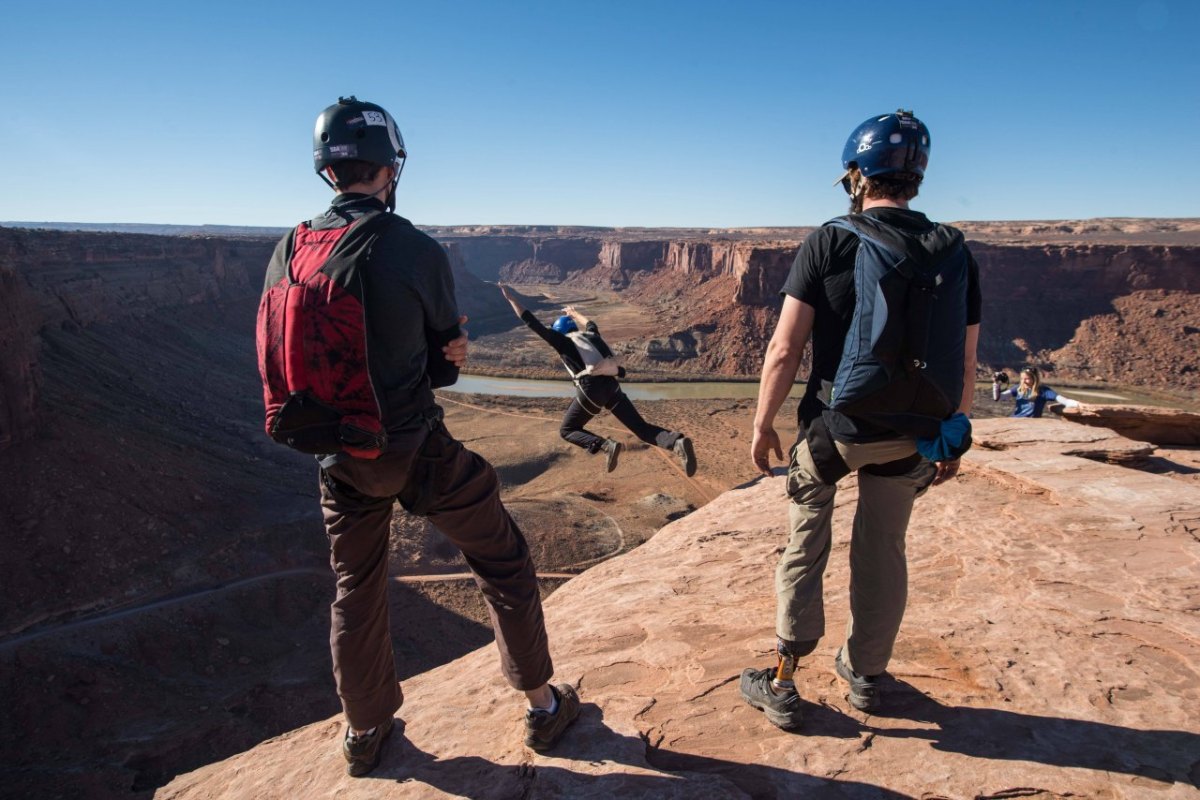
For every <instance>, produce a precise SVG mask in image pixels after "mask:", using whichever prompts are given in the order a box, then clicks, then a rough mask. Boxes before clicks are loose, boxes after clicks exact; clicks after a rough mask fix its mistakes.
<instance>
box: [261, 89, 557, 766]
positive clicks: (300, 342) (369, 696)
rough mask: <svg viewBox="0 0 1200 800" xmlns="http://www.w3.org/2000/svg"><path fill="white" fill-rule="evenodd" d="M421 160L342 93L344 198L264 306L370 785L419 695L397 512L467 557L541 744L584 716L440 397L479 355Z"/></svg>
mask: <svg viewBox="0 0 1200 800" xmlns="http://www.w3.org/2000/svg"><path fill="white" fill-rule="evenodd" d="M406 156H407V153H406V151H405V147H404V141H403V139H402V138H401V136H400V131H399V130H398V129H397V127H396V123H395V121H394V120H393V119H392V116H391V115H390V114H388V113H387V112H386V111H385V110H384V109H382V108H381V107H379V106H377V105H375V104H374V103H366V102H361V101H359V100H357V99H356V98H354V97H349V98H339V100H338V102H337V103H336V104H334V105H332V106H329V107H328V108H326V109H325V110H324V111H323V112H322V113H321V115H320V116H319V117H318V118H317V124H316V130H315V132H314V139H313V160H314V165H315V168H316V172H317V174H318V175H319V176H320V177H321V178H322V179H323V180H324V181H325V182H326V183H327V184H329V186H330V188H332V189H333V190H334V191H335V192H336V196H335V197H334V198H333V203H332V205H331V206H330V207H329V209H328V210H327V211H325V212H324V213H323V214H321V215H320V216H318V217H316V218H314V219H312V220H310V221H308V222H305V223H301V224H300V226H299V227H297V228H296V230H294V231H293V232H291V233H289V234H288V235H287V236H285V237H284V238H283V240H282V241H281V242H280V243H279V245H278V246H277V247H276V249H275V254H274V256H273V257H272V259H271V263H270V265H269V266H268V269H267V278H266V287H265V291H264V294H263V300H262V303H261V304H260V307H259V341H258V346H259V366H260V370H261V372H262V377H263V383H264V393H265V397H266V403H267V431H268V433H269V434H270V435H271V436H272V438H275V439H276V440H277V441H281V442H284V443H286V444H289V445H290V446H292V447H295V448H296V449H299V450H302V451H304V452H310V453H315V454H318V458H319V463H320V491H321V510H322V515H323V517H324V521H325V529H326V533H327V535H328V538H329V544H330V549H331V557H330V563H331V565H332V567H333V570H334V573H335V575H336V578H337V596H336V599H335V600H334V602H333V605H332V607H331V611H332V614H331V632H330V646H331V649H332V654H333V673H334V678H335V680H336V683H337V691H338V695H339V696H340V697H341V701H342V708H343V710H344V711H345V715H346V720H347V723H348V727H347V730H346V736H345V738H344V740H343V742H342V752H343V755H344V756H345V758H346V761H347V767H346V770H347V772H348V773H349V774H350V775H352V776H355V777H358V776H362V775H366V774H367V773H369V772H370V771H371V770H373V769H374V768H375V767H376V766H378V764H379V762H380V758H381V756H382V746H383V742H384V740H385V739H387V738H388V736H389V734H391V732H392V729H393V726H394V720H393V715H394V714H395V713H396V711H398V710H399V708H400V705H401V702H402V701H403V694H402V692H401V690H400V685H399V684H398V683H397V681H396V670H395V665H394V656H393V651H392V640H391V623H390V620H389V616H388V582H389V576H388V552H389V547H388V535H389V529H390V523H391V519H392V509H393V505H394V504H395V503H396V502H399V503H400V504H401V505H402V506H404V508H405V509H407V510H408V511H410V512H411V513H414V514H418V515H421V516H424V517H427V518H428V519H429V521H430V522H431V523H432V524H433V525H434V526H435V527H436V528H437V529H438V531H440V532H441V533H442V534H443V535H445V536H446V537H447V538H448V539H450V540H451V541H452V542H453V543H454V544H455V545H456V546H457V547H458V548H459V549H460V550H461V551H462V553H463V556H464V557H465V558H466V561H467V564H468V566H469V567H470V569H471V571H472V572H473V573H474V576H475V582H476V584H478V586H479V588H480V589H481V590H482V592H483V594H484V598H485V600H486V601H487V604H488V612H489V614H490V616H491V621H492V628H493V630H494V632H495V635H496V645H497V647H498V648H499V650H500V665H501V670H502V672H503V674H504V677H505V678H506V679H507V681H508V683H509V684H510V685H511V686H512V687H513V688H515V689H517V690H520V691H523V692H524V693H525V695H526V697H527V698H528V701H529V709H528V711H527V712H526V715H525V743H526V744H527V745H528V746H530V747H532V748H534V749H535V750H545V749H548V748H550V747H552V746H553V745H554V744H555V743H556V742H557V741H558V739H559V737H560V736H561V735H562V733H563V731H564V730H565V729H566V728H567V726H568V725H570V724H571V722H572V721H574V719H575V718H576V716H577V715H578V713H579V699H578V697H577V695H576V693H575V690H574V688H573V687H571V686H570V685H569V684H559V685H557V686H551V685H549V683H548V681H549V679H550V677H551V674H552V672H553V666H552V664H551V661H550V652H549V646H548V641H547V636H546V628H545V624H544V621H543V617H542V606H541V600H540V597H539V593H538V583H537V577H536V575H535V572H534V565H533V561H532V559H531V558H530V553H529V548H528V546H527V545H526V542H525V538H524V536H523V535H522V534H521V531H520V530H519V529H518V527H517V525H516V524H515V523H514V522H513V520H512V518H511V517H510V516H509V514H508V512H507V511H506V510H505V508H504V506H503V505H502V504H501V502H500V491H499V481H498V480H497V478H496V473H495V471H494V470H493V469H492V466H491V464H489V463H488V462H487V461H485V460H484V459H483V458H482V457H480V456H479V455H477V454H475V453H473V452H471V451H469V450H467V449H466V448H464V447H463V446H462V444H461V443H460V442H458V441H457V440H456V439H455V438H454V437H453V436H451V435H450V433H449V431H447V430H446V427H445V425H444V424H443V423H442V413H441V408H439V407H438V406H437V405H436V404H435V401H434V395H433V391H432V389H433V388H436V387H438V386H445V385H449V384H451V383H454V382H455V381H456V380H457V376H458V367H460V366H461V365H462V364H463V363H464V362H465V360H466V356H467V335H466V332H465V331H462V330H461V329H460V327H459V325H460V324H461V323H463V322H465V321H466V318H465V317H460V316H459V314H458V310H457V305H456V302H455V296H454V281H453V278H452V276H451V273H450V265H449V261H448V260H447V258H446V254H445V251H444V250H443V249H442V248H441V246H440V245H438V243H437V242H435V241H434V240H433V239H431V238H429V237H428V236H426V235H425V234H424V233H421V232H420V231H418V230H417V229H416V228H414V227H413V226H412V223H410V222H409V221H408V220H406V219H404V218H403V217H399V216H397V215H395V214H393V213H392V211H393V209H394V208H395V198H396V183H397V181H398V180H399V178H400V171H401V169H402V168H403V164H404V160H405V158H406ZM407 622H410V623H412V624H420V623H419V621H418V620H411V621H407ZM464 691H466V689H464ZM435 713H436V710H435Z"/></svg>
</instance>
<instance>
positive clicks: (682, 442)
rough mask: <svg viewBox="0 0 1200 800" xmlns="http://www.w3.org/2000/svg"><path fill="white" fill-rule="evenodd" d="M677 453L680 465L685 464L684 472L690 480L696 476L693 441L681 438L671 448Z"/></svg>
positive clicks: (684, 437)
mask: <svg viewBox="0 0 1200 800" xmlns="http://www.w3.org/2000/svg"><path fill="white" fill-rule="evenodd" d="M671 449H672V450H674V451H675V455H677V456H679V463H681V464H683V471H684V472H685V473H687V476H688V477H689V478H690V477H692V476H693V475H695V474H696V451H695V450H694V449H692V440H691V439H689V438H688V437H686V436H680V437H679V438H678V439H676V440H675V446H674V447H673V448H671Z"/></svg>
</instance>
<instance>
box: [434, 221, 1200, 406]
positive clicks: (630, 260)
mask: <svg viewBox="0 0 1200 800" xmlns="http://www.w3.org/2000/svg"><path fill="white" fill-rule="evenodd" d="M1154 222H1156V221H1153V220H1150V221H1136V220H1135V221H1130V220H1098V221H1090V222H1089V223H1086V224H1085V223H1067V222H1061V223H1042V224H1033V223H964V224H963V227H964V229H965V230H966V232H967V234H968V239H969V240H970V242H971V248H972V252H973V253H974V254H975V256H976V259H977V260H978V261H979V264H980V269H981V275H982V282H983V294H984V323H983V328H982V338H981V342H980V360H981V364H982V369H983V370H984V371H990V370H991V369H993V368H1001V367H1006V368H1010V369H1012V368H1016V367H1019V366H1021V365H1024V364H1029V363H1035V364H1038V365H1040V366H1041V367H1042V368H1043V370H1045V371H1046V372H1047V374H1048V375H1050V376H1056V377H1058V378H1059V379H1069V380H1072V381H1086V382H1095V381H1105V382H1109V383H1125V384H1138V385H1145V386H1155V387H1162V388H1169V389H1174V390H1180V389H1185V390H1192V389H1196V388H1200V358H1198V357H1197V355H1196V354H1197V351H1198V350H1200V347H1197V345H1198V344H1200V324H1198V323H1197V322H1196V320H1197V319H1200V247H1198V246H1197V243H1196V239H1197V233H1198V232H1197V230H1196V229H1195V228H1196V226H1194V225H1189V224H1186V223H1190V222H1191V221H1188V220H1182V221H1179V220H1176V221H1171V220H1165V221H1157V222H1159V223H1161V224H1157V225H1154V224H1150V223H1154ZM516 230H517V229H512V230H509V229H496V228H492V229H487V230H485V231H471V232H469V233H468V232H466V231H464V230H463V229H450V230H447V231H441V232H439V231H435V234H436V235H438V237H439V238H440V239H442V240H443V241H448V242H453V243H454V244H456V245H457V246H458V247H460V248H461V250H462V252H463V256H464V262H465V266H466V267H467V269H469V270H472V271H473V272H475V273H476V274H478V275H479V276H480V277H483V278H484V279H486V280H498V279H502V280H506V281H510V282H517V283H558V282H562V281H569V282H570V283H571V284H572V285H577V286H595V287H598V288H607V289H615V290H618V291H619V292H621V293H622V295H623V296H626V297H629V298H630V299H631V301H633V302H635V303H638V304H641V305H642V306H644V307H646V308H648V309H659V308H662V307H669V306H672V305H674V304H679V305H681V306H683V310H684V313H682V314H681V315H679V318H678V319H674V320H673V323H672V324H673V325H674V326H675V327H674V328H673V329H671V330H666V331H662V332H661V333H659V334H656V335H654V336H651V337H648V338H646V339H644V340H640V341H635V342H631V343H629V344H630V349H632V350H633V351H634V361H633V363H634V365H635V366H640V367H644V368H650V369H653V368H655V367H656V366H657V367H667V366H669V367H670V368H672V369H673V370H676V371H680V370H682V371H684V372H691V373H697V374H699V373H703V374H717V375H727V376H738V375H744V376H753V375H754V374H756V372H757V367H758V366H759V358H760V357H761V353H762V347H763V346H764V345H765V339H766V336H767V335H768V334H769V330H770V328H771V327H772V326H773V323H774V319H775V315H776V313H777V309H778V307H779V303H780V300H779V296H778V292H779V288H780V287H781V286H782V284H783V281H784V278H785V277H786V275H787V272H788V269H789V268H790V266H791V262H792V259H793V257H794V254H795V251H796V248H797V247H798V246H799V243H800V242H801V241H802V240H803V238H804V236H805V235H807V233H808V232H809V230H810V229H805V228H792V229H772V230H767V231H756V232H752V231H747V230H730V231H708V232H704V231H695V230H674V231H672V230H663V231H659V230H647V231H634V230H622V229H610V230H596V229H591V230H587V231H581V232H578V233H572V232H570V231H569V230H562V231H559V232H557V235H547V233H548V231H546V230H544V229H537V230H533V231H529V232H524V233H517V232H516ZM1039 236H1044V237H1046V238H1045V239H1044V240H1043V242H1042V243H1039V242H1038V237H1039ZM1045 242H1053V243H1052V244H1051V243H1045ZM718 298H719V302H712V301H714V300H716V299H718Z"/></svg>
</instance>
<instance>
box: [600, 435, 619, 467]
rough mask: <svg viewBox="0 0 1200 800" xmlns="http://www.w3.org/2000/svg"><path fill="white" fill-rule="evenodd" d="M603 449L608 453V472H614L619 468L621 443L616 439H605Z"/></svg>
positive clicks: (606, 462) (606, 461) (606, 464)
mask: <svg viewBox="0 0 1200 800" xmlns="http://www.w3.org/2000/svg"><path fill="white" fill-rule="evenodd" d="M601 449H602V450H603V451H604V452H605V453H607V454H608V458H607V459H606V460H605V462H604V467H605V469H606V470H607V471H608V472H612V471H613V470H614V469H616V468H617V459H618V458H620V457H621V443H620V442H618V441H617V440H616V439H605V440H604V447H602V448H601Z"/></svg>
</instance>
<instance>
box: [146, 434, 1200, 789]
mask: <svg viewBox="0 0 1200 800" xmlns="http://www.w3.org/2000/svg"><path fill="white" fill-rule="evenodd" d="M976 442H977V444H976V447H975V449H974V450H972V451H971V453H970V454H968V456H967V459H966V462H967V463H966V464H965V466H964V470H963V474H962V475H961V477H960V478H959V479H958V480H956V481H954V482H953V483H951V484H948V485H946V486H942V487H936V488H934V489H932V490H931V491H930V492H929V494H927V495H926V496H925V497H924V498H922V499H921V500H919V501H918V503H917V508H916V511H915V513H914V517H913V523H912V526H911V528H910V530H909V537H908V552H909V567H910V590H909V610H908V615H907V617H906V619H905V622H904V626H903V628H902V630H901V633H900V639H899V641H898V643H897V649H896V653H895V657H894V659H893V662H892V665H891V677H890V679H888V680H887V681H886V682H885V684H884V691H885V693H886V694H885V699H884V707H883V708H882V709H881V710H880V713H878V714H875V715H869V716H868V715H863V714H861V713H859V712H857V711H855V710H854V709H852V708H851V707H850V706H849V704H848V703H847V702H846V701H845V697H844V686H843V684H842V683H841V682H840V681H839V680H838V679H837V678H836V677H835V676H834V674H833V671H832V659H833V654H834V652H835V650H836V648H837V646H838V644H839V642H840V633H841V630H842V626H843V625H844V623H845V617H846V580H847V555H848V554H847V547H848V538H849V537H848V533H849V530H848V529H849V520H850V515H851V513H852V509H853V506H854V503H855V497H856V489H855V486H854V483H853V479H850V480H848V481H846V482H844V483H843V485H842V490H841V491H840V493H839V495H838V499H837V511H836V513H835V523H834V524H835V537H834V541H835V544H834V552H833V554H832V556H831V558H830V562H829V569H828V574H827V583H826V585H827V592H826V601H827V608H826V612H827V620H828V635H827V637H826V638H825V639H824V640H823V641H822V643H821V646H820V647H819V648H818V650H817V652H816V653H815V654H814V656H813V657H812V658H810V659H807V660H806V661H805V663H804V664H803V666H802V668H801V669H800V670H799V671H798V673H797V676H796V681H797V686H798V688H799V690H800V692H801V695H802V697H803V698H804V699H805V700H806V701H807V705H806V720H805V724H804V728H803V730H802V731H801V732H800V733H798V734H789V733H785V732H783V731H780V730H778V729H776V728H774V727H772V726H771V725H770V724H768V723H767V721H766V720H765V719H764V717H763V715H762V714H761V713H759V712H757V711H755V710H753V709H751V708H750V707H748V706H747V705H746V704H745V703H744V702H743V701H742V700H741V698H740V697H739V695H738V691H737V680H738V675H739V673H740V672H741V670H742V668H743V667H746V666H752V665H753V666H762V665H766V664H768V663H770V661H771V660H772V654H771V653H772V648H773V630H772V627H773V626H772V621H773V614H774V596H773V590H772V574H773V570H774V566H775V562H776V558H777V555H778V552H779V550H780V548H781V547H782V546H783V545H784V543H785V537H786V532H785V524H786V511H785V496H784V489H783V479H782V478H780V477H775V478H772V479H768V480H759V481H756V482H754V483H753V484H750V485H746V486H743V487H740V488H738V489H735V490H732V491H730V492H728V493H726V494H724V495H722V496H721V497H720V498H718V499H717V500H715V501H714V502H712V503H710V504H708V505H706V506H705V507H703V508H702V509H700V510H698V511H696V512H695V513H693V514H691V515H690V516H687V517H685V518H683V519H681V520H679V521H677V522H674V523H672V524H670V525H667V526H666V527H664V528H662V529H661V530H660V531H659V533H658V534H657V535H656V536H655V537H654V538H653V539H651V540H650V541H649V542H647V543H646V544H644V545H642V546H641V547H639V548H637V549H636V550H634V551H633V552H631V553H629V554H627V555H625V556H623V557H620V558H617V559H614V560H611V561H608V562H605V563H602V564H600V565H599V566H597V567H595V568H593V569H591V570H589V571H588V572H587V573H585V574H584V575H582V576H581V577H579V578H576V579H574V580H572V581H571V582H569V583H568V584H567V585H566V586H564V587H562V588H560V589H559V590H558V591H557V592H556V593H555V594H554V595H553V596H552V597H550V598H549V600H548V601H547V604H546V612H547V622H548V625H549V628H550V632H551V645H552V650H553V654H554V657H555V661H556V665H557V675H556V679H557V680H566V681H570V682H571V683H573V684H575V685H576V686H578V687H579V690H580V694H581V696H582V699H583V702H584V706H583V711H582V714H581V717H580V719H579V721H578V722H577V723H576V725H575V727H574V728H573V729H572V730H571V731H570V732H569V733H568V735H567V737H566V738H565V740H564V741H563V743H562V744H561V745H560V747H559V748H558V749H557V750H556V751H555V752H554V753H553V754H550V755H546V756H541V755H534V754H533V753H532V752H530V751H527V750H525V749H524V748H523V747H522V746H521V740H520V714H521V706H522V703H521V700H520V698H519V696H518V695H516V694H515V693H513V692H511V691H510V690H509V689H508V688H507V687H506V686H505V685H504V684H503V682H502V680H501V678H500V676H499V672H498V669H497V665H496V654H495V651H494V648H492V647H491V646H488V647H484V648H482V649H480V650H477V651H475V652H473V653H470V654H468V655H466V656H464V657H463V658H460V659H458V660H457V661H454V662H452V663H450V664H447V665H445V666H442V667H439V668H437V669H434V670H432V671H430V672H427V673H424V674H421V675H419V676H417V677H415V678H413V679H411V680H409V681H406V682H405V695H406V697H407V701H406V704H405V706H404V708H403V709H402V710H401V712H400V716H401V718H402V719H403V720H404V727H403V729H398V731H397V734H396V735H394V737H393V739H392V740H391V741H390V742H389V744H388V750H387V752H386V754H385V757H384V762H383V764H382V766H381V767H380V769H378V770H377V771H376V772H375V773H374V774H372V775H371V776H370V777H369V778H366V779H361V780H354V779H351V778H348V777H346V776H345V775H344V773H343V763H342V760H341V755H340V753H339V752H338V742H339V737H340V735H341V732H342V728H341V723H340V721H339V719H338V718H336V717H335V718H331V719H329V720H326V721H323V722H319V723H316V724H313V725H309V726H307V727H304V728H301V729H299V730H296V731H293V732H291V733H288V734H285V735H283V736H280V737H278V738H275V739H271V740H269V741H266V742H263V743H262V744H260V745H259V746H257V747H255V748H254V749H252V750H250V751H248V752H245V753H242V754H240V755H237V756H235V757H233V758H230V759H228V760H226V761H224V762H220V763H215V764H211V765H209V766H206V767H204V768H202V769H199V770H197V771H195V772H192V773H190V774H186V775H181V776H179V777H178V778H176V780H175V781H173V782H172V783H171V784H169V785H168V786H166V787H163V788H162V789H160V790H159V791H158V793H157V794H156V795H155V796H156V797H157V798H162V799H163V800H184V799H185V798H186V799H187V800H197V799H199V798H218V797H219V798H265V797H269V798H274V797H279V798H283V797H288V798H291V797H317V796H337V797H340V798H356V797H364V798H366V797H371V798H378V797H395V798H410V797H420V798H425V797H444V796H466V797H472V798H557V797H571V798H586V797H604V798H608V797H614V796H615V797H647V798H649V797H653V798H672V797H678V798H694V797H706V798H742V797H797V796H820V797H872V798H876V797H886V798H900V797H923V798H934V797H939V798H943V797H989V798H996V797H1018V796H1019V797H1040V798H1060V797H1070V796H1075V797H1077V796H1086V797H1105V798H1134V797H1147V796H1153V797H1160V798H1182V797H1195V796H1196V789H1197V787H1198V786H1200V715H1198V714H1197V711H1196V709H1197V708H1198V707H1200V680H1198V678H1200V675H1198V671H1200V666H1198V665H1200V622H1198V621H1197V616H1196V613H1195V612H1196V609H1197V607H1198V606H1200V584H1198V583H1197V580H1196V575H1197V568H1198V565H1200V482H1197V481H1193V480H1190V479H1184V480H1179V479H1173V478H1170V477H1164V476H1159V475H1153V474H1149V473H1147V472H1144V471H1139V470H1136V469H1131V468H1129V467H1128V466H1125V465H1126V464H1130V463H1137V461H1138V460H1139V459H1144V458H1145V457H1147V456H1148V455H1149V454H1150V453H1152V452H1153V449H1154V448H1153V446H1152V445H1148V444H1144V443H1140V442H1135V441H1132V440H1129V439H1125V438H1123V437H1120V436H1118V435H1116V434H1113V433H1111V432H1110V431H1106V430H1103V429H1098V428H1088V427H1085V426H1080V425H1072V424H1070V423H1066V422H1062V421H1059V420H1050V419H1044V420H1011V419H1000V420H982V421H979V422H977V429H976ZM414 624H420V623H419V621H414Z"/></svg>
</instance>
